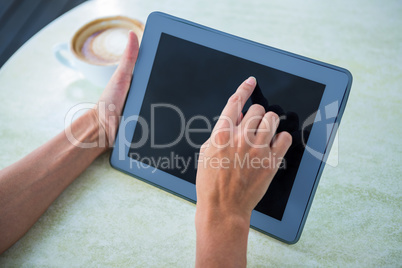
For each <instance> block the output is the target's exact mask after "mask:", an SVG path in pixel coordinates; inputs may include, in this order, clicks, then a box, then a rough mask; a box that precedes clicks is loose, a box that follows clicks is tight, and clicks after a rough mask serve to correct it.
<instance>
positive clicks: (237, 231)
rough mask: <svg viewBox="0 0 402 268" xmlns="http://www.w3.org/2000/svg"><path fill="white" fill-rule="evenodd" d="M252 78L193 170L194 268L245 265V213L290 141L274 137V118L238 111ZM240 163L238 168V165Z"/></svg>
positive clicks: (257, 109) (256, 110) (255, 110)
mask: <svg viewBox="0 0 402 268" xmlns="http://www.w3.org/2000/svg"><path fill="white" fill-rule="evenodd" d="M255 85H256V80H255V78H253V77H250V78H249V79H247V80H246V81H245V82H243V83H242V84H241V85H240V87H239V88H238V89H237V91H236V92H235V93H234V94H233V96H232V97H230V99H229V101H228V103H227V104H226V106H225V108H224V109H223V111H222V114H221V116H220V118H219V120H218V122H217V123H216V125H215V127H214V130H213V131H212V134H211V137H210V139H209V140H208V141H207V142H206V143H205V144H204V145H203V146H202V148H201V152H200V157H199V160H198V172H197V185H196V186H197V211H196V216H195V225H196V232H197V246H196V247H197V252H196V266H197V267H245V266H246V264H247V259H246V257H247V239H248V232H249V225H250V217H251V212H252V210H253V209H254V207H255V206H256V205H257V204H258V202H259V201H260V200H261V199H262V197H263V196H264V194H265V192H266V191H267V189H268V186H269V184H270V183H271V181H272V179H273V177H274V175H275V174H276V172H277V170H278V167H279V164H280V163H281V160H282V158H283V156H284V155H285V153H286V151H287V149H288V148H289V146H290V145H291V141H292V138H291V136H290V134H289V133H287V132H281V133H279V134H277V135H275V131H276V129H277V127H278V124H279V118H278V115H276V114H275V113H273V112H267V113H266V112H265V110H264V108H263V107H262V106H261V105H252V106H251V107H250V109H249V110H248V112H247V114H246V115H245V116H244V118H243V116H242V113H241V110H242V109H243V107H244V104H245V102H246V101H247V99H248V98H249V97H250V95H251V93H252V92H253V90H254V88H255ZM242 163H243V164H242Z"/></svg>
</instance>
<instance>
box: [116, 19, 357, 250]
mask: <svg viewBox="0 0 402 268" xmlns="http://www.w3.org/2000/svg"><path fill="white" fill-rule="evenodd" d="M161 33H166V34H169V35H172V36H175V37H178V38H181V39H184V40H188V41H191V42H194V43H197V44H200V45H203V46H206V47H209V48H212V49H215V50H219V51H222V52H225V53H228V54H232V55H234V56H237V57H241V58H244V59H247V60H250V61H253V62H256V63H259V64H262V65H266V66H269V67H272V68H275V69H278V70H281V71H284V72H287V73H290V74H294V75H297V76H300V77H303V78H306V79H309V80H312V81H316V82H319V83H321V84H324V85H326V88H325V91H324V93H323V96H322V100H321V102H320V107H319V111H322V114H323V115H324V114H325V112H326V111H325V109H326V108H328V107H329V106H330V105H332V106H331V107H332V110H334V105H336V107H335V114H334V113H333V111H332V113H333V115H332V117H331V118H326V120H327V121H326V123H327V125H328V124H329V125H331V124H332V128H330V129H328V127H326V125H325V126H324V124H321V125H319V126H318V125H317V124H314V125H313V127H312V130H311V133H310V137H309V140H308V143H307V146H308V147H309V148H315V149H316V150H317V151H315V153H314V152H313V153H311V152H309V153H307V152H305V153H304V154H303V158H302V161H301V163H300V167H299V170H298V173H297V176H296V178H295V181H294V184H293V188H292V191H291V193H290V196H289V200H288V203H287V206H286V209H285V211H284V214H283V218H282V220H281V221H279V220H277V219H274V218H272V217H270V216H267V215H264V214H262V213H260V212H258V211H255V210H254V211H253V213H252V217H251V227H252V228H254V229H257V230H259V231H261V232H264V233H266V234H268V235H270V236H273V237H275V238H277V239H279V240H281V241H283V242H286V243H289V244H291V243H296V242H297V241H298V239H299V237H300V235H301V231H302V229H303V226H304V222H305V220H306V217H307V214H308V211H309V208H310V206H311V202H312V200H313V197H314V193H315V190H316V187H317V185H318V181H319V178H320V176H321V173H322V170H323V168H324V165H325V161H326V157H327V156H328V154H329V148H330V147H331V144H332V141H333V139H334V137H335V133H336V128H337V125H339V122H340V119H341V117H342V114H343V110H344V108H345V104H346V101H347V98H348V95H349V91H350V87H351V83H352V76H351V74H350V72H349V71H347V70H345V69H342V68H339V67H336V66H333V65H329V64H326V63H322V62H318V61H315V60H312V59H308V58H305V57H302V56H299V55H295V54H292V53H289V52H285V51H282V50H279V49H275V48H272V47H268V46H265V45H262V44H258V43H255V42H252V41H249V40H246V39H243V38H239V37H236V36H233V35H230V34H227V33H223V32H220V31H217V30H214V29H211V28H208V27H205V26H202V25H198V24H195V23H193V22H189V21H186V20H183V19H180V18H177V17H173V16H170V15H168V14H164V13H160V12H153V13H151V14H150V15H149V17H148V20H147V23H146V26H145V32H144V35H143V38H142V43H141V47H140V51H139V55H138V59H137V63H136V67H135V69H134V73H133V80H132V84H131V87H130V91H129V93H128V96H127V100H126V104H125V107H124V111H123V115H122V121H121V124H120V127H119V131H118V134H117V137H116V143H115V147H114V149H113V152H112V154H111V157H110V163H111V165H112V166H113V167H114V168H116V169H118V170H120V171H123V172H125V173H127V174H130V175H132V176H134V177H136V178H139V179H141V180H144V181H146V182H148V183H151V184H153V185H155V186H157V187H160V188H163V189H165V190H167V191H169V192H171V193H173V194H176V195H179V196H181V197H183V198H185V199H187V200H189V201H192V202H196V191H195V185H194V184H192V183H189V182H187V181H185V180H183V179H180V178H178V177H175V176H173V175H171V174H168V173H166V172H164V171H161V170H158V169H154V168H147V167H145V168H142V167H141V166H139V165H137V163H136V160H134V159H132V158H129V157H128V156H127V155H128V151H129V147H130V143H131V140H132V137H133V134H134V130H135V127H136V124H137V119H138V115H139V113H140V109H141V105H142V101H143V98H144V95H145V91H146V88H147V84H148V80H149V77H150V74H151V70H152V66H153V62H154V58H155V54H156V51H157V48H158V44H159V39H160V36H161ZM222 108H223V107H222ZM317 116H319V115H317ZM312 119H313V118H312ZM315 120H317V117H316V118H314V121H315ZM322 135H325V137H327V139H326V141H325V142H318V141H319V140H322V139H318V138H317V137H320V136H322ZM317 155H318V157H317ZM142 166H146V165H142Z"/></svg>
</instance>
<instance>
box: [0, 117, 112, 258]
mask: <svg viewBox="0 0 402 268" xmlns="http://www.w3.org/2000/svg"><path fill="white" fill-rule="evenodd" d="M96 122H97V120H96V117H95V116H94V113H92V112H87V113H86V114H84V115H83V116H81V117H80V118H78V119H77V120H76V121H74V122H73V123H72V125H71V134H72V135H73V136H74V138H75V140H76V142H83V143H91V142H97V141H98V138H99V126H98V124H97V123H96ZM104 150H105V148H100V147H99V146H94V147H93V148H80V147H79V146H77V144H72V143H71V142H70V141H69V140H68V138H67V136H66V132H65V131H63V132H62V133H60V134H59V135H57V136H56V137H54V138H53V139H52V140H50V141H49V142H47V143H46V144H44V145H42V146H41V147H39V148H38V149H36V150H35V151H33V152H32V153H30V154H29V155H27V156H26V157H24V158H23V159H21V160H20V161H18V162H16V163H14V164H13V165H11V166H9V167H7V168H4V169H3V170H1V171H0V253H2V252H3V251H5V250H6V249H7V248H9V247H10V246H11V245H12V244H14V243H15V242H16V241H17V240H18V239H19V238H21V237H22V236H23V235H24V234H25V233H26V232H27V231H28V230H29V228H30V227H31V226H32V225H33V224H34V223H35V222H36V221H37V220H38V219H39V217H40V216H41V215H42V214H43V213H44V212H45V211H46V209H47V208H48V207H49V206H50V204H51V203H52V202H53V201H54V200H55V199H56V198H57V197H58V196H59V195H60V194H61V193H62V192H63V190H64V189H66V187H67V186H68V185H69V184H70V183H71V182H73V181H74V179H75V178H76V177H77V176H78V175H79V174H80V173H82V172H83V171H84V170H85V169H86V168H87V167H88V166H89V165H90V164H91V163H92V161H93V160H94V159H95V158H96V157H97V156H99V155H100V154H101V153H102V152H103V151H104Z"/></svg>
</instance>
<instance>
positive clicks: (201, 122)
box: [110, 12, 352, 243]
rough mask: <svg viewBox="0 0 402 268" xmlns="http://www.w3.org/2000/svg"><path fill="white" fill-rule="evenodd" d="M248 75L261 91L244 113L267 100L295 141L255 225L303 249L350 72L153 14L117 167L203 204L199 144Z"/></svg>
mask: <svg viewBox="0 0 402 268" xmlns="http://www.w3.org/2000/svg"><path fill="white" fill-rule="evenodd" d="M249 76H254V77H256V79H257V82H258V86H257V88H256V90H255V91H254V93H253V95H252V96H251V98H250V100H248V102H247V104H246V107H245V108H244V111H243V112H244V113H246V112H247V109H248V107H249V106H250V105H252V104H253V103H259V104H261V105H263V106H264V108H265V109H266V110H272V111H275V112H276V113H277V114H278V115H279V116H280V118H281V123H280V125H279V128H278V132H279V131H282V130H285V131H288V132H289V133H291V135H292V137H293V141H292V146H291V148H290V149H289V151H288V153H287V154H286V155H285V157H284V161H283V165H281V168H280V169H279V171H278V173H277V174H276V176H275V177H274V179H273V181H272V183H271V185H270V187H269V189H268V191H267V193H266V195H265V196H264V197H263V199H262V200H261V202H260V203H259V204H258V205H257V207H256V208H255V209H254V211H253V212H252V216H251V227H252V228H254V229H256V230H258V231H261V232H263V233H265V234H268V235H270V236H272V237H275V238H277V239H279V240H281V241H283V242H286V243H296V242H297V241H298V239H299V237H300V235H301V232H302V229H303V226H304V223H305V221H306V217H307V214H308V212H309V208H310V206H311V203H312V200H313V197H314V193H315V190H316V188H317V185H318V181H319V179H320V176H321V173H322V171H323V168H324V165H325V162H326V159H327V156H328V154H329V150H330V147H331V144H332V141H333V139H334V137H335V133H336V130H337V127H338V125H339V123H340V120H341V117H342V114H343V111H344V108H345V105H346V101H347V98H348V95H349V91H350V87H351V83H352V76H351V74H350V73H349V72H348V71H347V70H345V69H342V68H339V67H336V66H333V65H329V64H326V63H323V62H319V61H315V60H312V59H308V58H305V57H302V56H299V55H295V54H292V53H289V52H285V51H282V50H279V49H276V48H272V47H269V46H266V45H262V44H258V43H255V42H252V41H249V40H245V39H242V38H239V37H236V36H233V35H230V34H227V33H223V32H220V31H217V30H214V29H211V28H208V27H205V26H202V25H199V24H196V23H193V22H190V21H186V20H183V19H180V18H177V17H173V16H170V15H168V14H164V13H160V12H154V13H151V14H150V15H149V17H148V20H147V23H146V26H145V31H144V35H143V39H142V43H141V47H140V50H139V55H138V59H137V62H136V66H135V69H134V72H133V79H132V83H131V87H130V90H129V93H128V96H127V99H126V104H125V107H124V111H123V114H122V118H121V122H120V126H119V130H118V133H117V137H116V142H115V146H114V148H113V151H112V154H111V158H110V163H111V165H112V166H113V167H114V168H116V169H118V170H121V171H123V172H125V173H127V174H130V175H132V176H134V177H136V178H138V179H141V180H144V181H145V182H148V183H150V184H153V185H155V186H157V187H160V188H162V189H165V190H166V191H169V192H171V193H173V194H175V195H178V196H181V197H183V198H184V199H187V200H189V201H192V202H196V201H197V196H196V190H195V178H196V172H197V157H198V153H199V147H200V146H201V145H202V144H203V143H204V142H205V141H206V140H207V139H208V138H209V136H210V134H211V131H212V129H213V127H214V124H215V122H216V120H217V118H218V117H219V115H220V113H221V112H222V109H223V107H224V106H225V104H226V102H227V100H228V98H229V97H230V96H231V95H232V94H233V93H234V92H235V90H236V89H237V87H238V86H239V85H240V84H241V82H242V81H244V80H245V79H246V78H248V77H249ZM144 202H145V201H144Z"/></svg>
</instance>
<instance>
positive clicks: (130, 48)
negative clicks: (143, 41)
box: [116, 31, 139, 80]
mask: <svg viewBox="0 0 402 268" xmlns="http://www.w3.org/2000/svg"><path fill="white" fill-rule="evenodd" d="M138 49H139V44H138V38H137V36H136V35H135V34H134V33H133V32H132V31H130V32H129V33H128V42H127V46H126V49H125V50H124V53H123V55H122V57H121V59H120V63H119V66H118V67H117V71H116V72H117V73H119V75H118V76H119V78H120V79H122V80H131V76H132V74H133V69H134V65H135V62H136V61H137V56H138Z"/></svg>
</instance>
